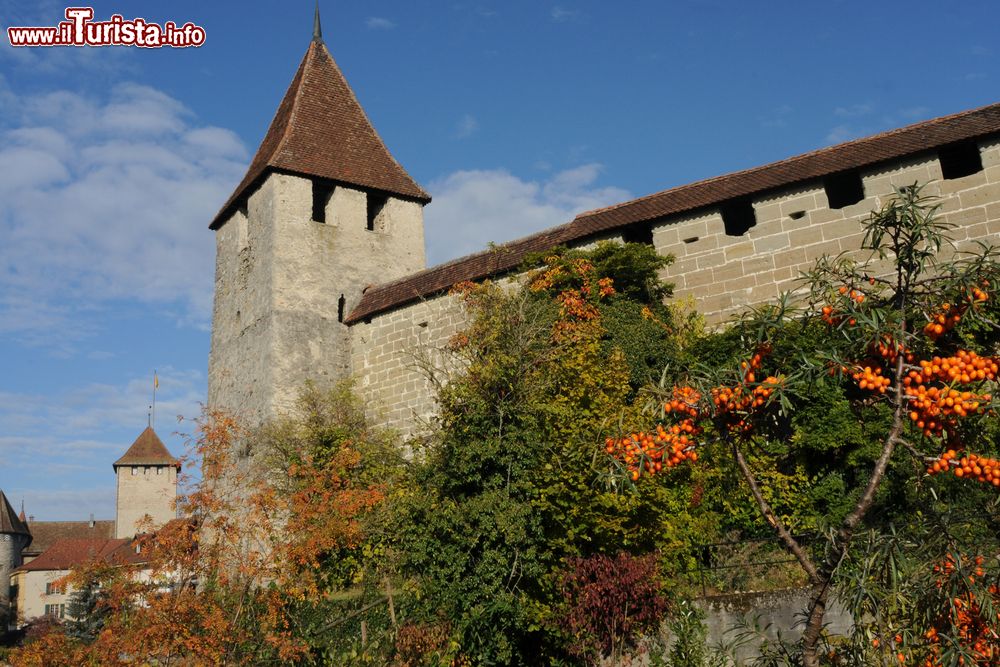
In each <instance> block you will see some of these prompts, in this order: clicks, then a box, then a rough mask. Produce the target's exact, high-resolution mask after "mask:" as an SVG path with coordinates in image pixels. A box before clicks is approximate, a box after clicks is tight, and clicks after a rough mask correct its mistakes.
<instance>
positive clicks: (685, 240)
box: [684, 236, 699, 243]
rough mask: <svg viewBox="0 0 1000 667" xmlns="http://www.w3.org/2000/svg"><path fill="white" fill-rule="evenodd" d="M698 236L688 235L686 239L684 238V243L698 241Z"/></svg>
mask: <svg viewBox="0 0 1000 667" xmlns="http://www.w3.org/2000/svg"><path fill="white" fill-rule="evenodd" d="M698 238H699V237H697V236H689V237H687V238H686V239H684V243H697V242H698Z"/></svg>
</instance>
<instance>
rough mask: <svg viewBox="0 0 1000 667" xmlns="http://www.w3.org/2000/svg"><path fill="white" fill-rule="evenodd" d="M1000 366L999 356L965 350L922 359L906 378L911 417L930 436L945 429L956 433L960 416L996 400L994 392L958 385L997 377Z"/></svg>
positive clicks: (904, 383)
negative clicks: (976, 391)
mask: <svg viewBox="0 0 1000 667" xmlns="http://www.w3.org/2000/svg"><path fill="white" fill-rule="evenodd" d="M998 370H1000V369H998V366H997V362H996V360H995V359H993V358H989V357H980V356H979V355H977V354H976V353H975V352H970V351H965V350H960V351H959V352H958V353H956V354H955V355H954V356H951V357H934V358H933V359H930V360H921V361H920V370H919V371H917V370H911V371H910V372H909V373H907V375H906V377H905V378H903V387H904V391H905V392H906V397H907V400H909V402H910V404H909V407H910V419H911V420H912V421H913V422H914V423H915V424H916V426H917V428H919V429H920V430H922V431H923V432H924V435H925V436H927V437H934V436H939V435H941V434H942V433H943V432H944V431H948V432H949V434H954V432H955V430H956V428H955V427H956V424H957V420H958V419H959V418H961V417H967V416H970V415H976V414H982V413H983V411H984V410H985V407H984V404H986V403H989V402H990V401H991V400H992V396H991V395H990V394H977V393H975V392H971V391H959V390H958V389H955V388H954V385H957V384H971V383H975V382H982V381H993V380H995V379H996V377H997V371H998ZM930 383H937V384H930Z"/></svg>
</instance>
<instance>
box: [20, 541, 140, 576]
mask: <svg viewBox="0 0 1000 667" xmlns="http://www.w3.org/2000/svg"><path fill="white" fill-rule="evenodd" d="M129 542H130V540H126V539H65V540H58V541H57V542H55V543H54V544H53V545H52V546H51V547H49V548H48V549H46V550H45V552H44V553H43V554H42V555H41V556H39V557H38V558H36V559H34V560H32V561H31V562H30V563H25V564H24V565H21V566H20V567H18V568H17V569H16V570H15V572H38V571H45V570H69V569H70V568H72V567H74V566H76V565H81V564H83V563H86V562H88V561H92V560H98V559H108V560H110V557H111V555H112V554H113V553H115V552H116V551H117V550H119V549H121V548H122V547H124V546H125V545H127V544H128V543H129Z"/></svg>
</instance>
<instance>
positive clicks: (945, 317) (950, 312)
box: [924, 303, 966, 340]
mask: <svg viewBox="0 0 1000 667" xmlns="http://www.w3.org/2000/svg"><path fill="white" fill-rule="evenodd" d="M965 308H966V307H965V306H964V305H952V304H950V303H945V304H942V305H941V310H940V311H939V312H938V313H937V314H936V315H934V316H933V317H931V321H930V322H928V323H927V324H926V325H925V326H924V333H925V334H926V335H927V337H928V338H930V339H931V340H937V339H938V338H940V337H941V336H943V335H944V334H946V333H948V332H949V331H951V330H952V329H954V328H955V325H956V324H958V323H959V322H961V321H962V315H964V314H965Z"/></svg>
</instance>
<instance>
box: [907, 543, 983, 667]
mask: <svg viewBox="0 0 1000 667" xmlns="http://www.w3.org/2000/svg"><path fill="white" fill-rule="evenodd" d="M973 562H974V563H975V570H974V573H973V574H969V575H966V580H967V582H968V583H969V584H974V583H975V582H976V579H977V578H982V577H983V576H984V575H985V574H986V572H985V570H984V569H983V564H984V563H985V562H986V559H984V558H983V557H982V556H976V557H975V559H974V561H973ZM955 568H956V563H955V559H954V557H953V556H951V555H950V554H949V555H948V557H947V558H945V561H944V563H943V564H942V565H935V566H934V572H935V573H936V574H938V575H939V578H938V581H937V586H938V588H942V587H943V586H944V583H945V579H946V578H947V577H949V576H951V575H952V574H953V573H954V571H955ZM965 583H966V582H964V581H963V585H964V584H965ZM987 592H988V594H989V596H990V597H991V598H992V600H991V601H992V606H993V607H994V608H996V606H997V605H1000V589H998V588H997V586H996V584H994V585H991V586H990V587H989V588H988V589H987ZM951 602H952V604H951V605H950V607H951V610H949V611H950V613H947V614H943V615H942V616H941V618H940V619H939V620H938V621H937V622H935V624H934V625H932V626H931V627H930V628H929V629H928V630H927V631H926V632H925V633H924V638H925V639H926V640H927V641H928V642H929V643H930V655H928V656H927V658H926V659H925V660H924V662H923V663H922V665H923V667H943V663H942V661H941V657H940V656H941V644H942V641H944V642H945V643H950V642H952V641H954V640H957V641H958V642H959V643H960V644H961V645H962V646H963V647H964V648H965V649H966V650H967V651H968V652H969V653H971V654H972V656H973V662H971V663H969V662H967V661H966V660H965V658H959V664H961V665H965V664H969V665H972V666H973V667H997V666H998V665H1000V638H998V636H997V631H996V629H997V623H998V622H1000V613H997V614H996V618H995V619H991V618H987V617H986V614H985V612H984V611H983V609H982V606H981V605H980V603H979V601H978V600H977V599H976V595H975V593H973V592H971V591H969V592H967V593H965V594H963V595H961V596H958V597H955V598H953V599H952V601H951ZM942 636H943V637H942Z"/></svg>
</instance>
